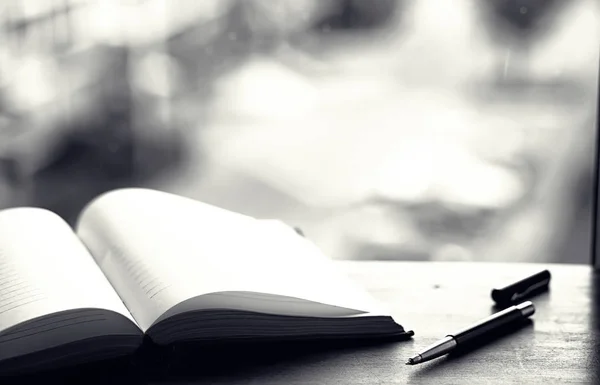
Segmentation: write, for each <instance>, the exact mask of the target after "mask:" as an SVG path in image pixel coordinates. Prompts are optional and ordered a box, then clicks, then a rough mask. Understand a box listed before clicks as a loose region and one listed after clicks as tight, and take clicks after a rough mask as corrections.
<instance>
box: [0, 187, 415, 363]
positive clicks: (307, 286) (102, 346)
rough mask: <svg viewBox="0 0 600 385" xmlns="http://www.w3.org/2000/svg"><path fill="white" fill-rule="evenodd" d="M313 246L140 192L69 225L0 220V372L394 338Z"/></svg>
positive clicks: (48, 218) (288, 233) (263, 223)
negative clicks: (159, 353) (212, 345)
mask: <svg viewBox="0 0 600 385" xmlns="http://www.w3.org/2000/svg"><path fill="white" fill-rule="evenodd" d="M410 334H411V332H406V331H405V330H404V329H403V328H402V326H400V325H399V324H397V323H396V322H395V321H394V320H393V318H392V317H391V316H389V315H388V314H386V312H385V311H384V310H383V309H382V308H381V307H380V306H379V305H378V304H377V303H376V301H374V299H373V298H371V297H370V296H369V295H368V294H367V293H366V292H365V291H363V290H361V289H360V288H359V287H357V286H356V285H355V284H354V283H352V282H351V281H349V280H348V279H347V278H346V277H345V276H343V275H342V274H340V272H339V271H337V270H336V268H335V265H334V264H333V262H332V261H330V260H329V259H328V258H327V257H325V256H324V255H323V254H322V253H321V252H320V251H319V250H318V249H317V247H316V246H315V245H314V244H312V243H311V242H310V241H308V240H307V239H305V238H304V237H302V236H300V235H298V234H297V233H296V231H295V230H294V229H292V228H291V227H289V226H287V225H285V224H283V223H282V222H280V221H276V220H259V219H255V218H251V217H248V216H244V215H241V214H238V213H234V212H230V211H227V210H224V209H221V208H218V207H214V206H211V205H208V204H204V203H201V202H198V201H194V200H191V199H188V198H184V197H179V196H176V195H171V194H167V193H164V192H159V191H153V190H147V189H122V190H116V191H112V192H108V193H106V194H103V195H101V196H100V197H98V198H96V199H95V200H93V201H92V202H91V203H89V204H88V206H87V207H86V208H85V209H84V210H83V211H82V212H81V215H80V218H79V221H78V223H77V226H76V228H75V229H71V228H70V227H69V226H68V224H67V223H66V222H65V221H64V220H63V219H61V218H60V217H59V216H57V215H56V214H54V213H52V212H50V211H47V210H44V209H39V208H13V209H7V210H4V211H0V369H2V368H16V367H40V368H45V367H50V368H51V367H57V366H62V365H64V364H74V363H83V362H89V361H96V360H100V359H103V358H107V357H114V356H119V355H125V354H131V353H133V352H134V351H135V350H136V349H138V348H139V347H140V346H141V345H142V340H143V339H144V337H145V336H146V337H147V338H148V339H150V340H151V341H153V342H154V343H155V344H157V345H169V344H172V343H176V342H188V341H192V342H203V341H212V342H218V341H261V340H297V339H322V338H352V337H360V338H371V337H373V338H374V337H397V336H408V335H410Z"/></svg>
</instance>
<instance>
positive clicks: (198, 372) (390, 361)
mask: <svg viewBox="0 0 600 385" xmlns="http://www.w3.org/2000/svg"><path fill="white" fill-rule="evenodd" d="M338 263H339V265H340V268H341V269H343V270H344V271H346V272H347V273H348V274H349V275H350V276H351V277H352V278H354V279H355V280H356V281H358V282H359V283H361V284H362V285H364V287H366V288H367V290H368V291H369V292H371V293H372V295H373V296H375V297H376V298H378V299H379V300H380V301H382V302H384V303H385V304H387V306H388V307H389V308H390V309H391V311H392V314H393V315H394V317H395V318H396V320H397V321H398V322H399V323H401V324H402V325H403V326H405V328H407V329H413V330H414V331H415V333H416V334H415V336H414V338H413V339H412V340H409V341H402V342H392V343H390V342H388V343H373V344H360V345H359V344H349V345H335V346H316V345H315V344H310V345H308V346H302V345H298V344H282V345H278V346H260V347H254V348H251V349H250V350H247V351H244V350H243V349H239V350H236V351H225V352H224V353H223V352H218V351H216V350H214V351H213V350H209V351H207V350H206V349H205V351H202V352H198V353H196V354H194V355H191V354H189V353H187V354H185V355H182V356H180V357H179V358H175V359H173V358H171V362H170V363H168V365H167V366H169V367H170V368H174V367H177V366H178V365H179V364H180V362H179V360H180V359H183V357H185V358H186V359H187V360H188V361H191V362H192V364H191V367H192V368H191V370H189V368H188V370H179V369H174V370H169V371H168V372H164V373H162V374H161V375H154V374H153V375H148V373H146V374H145V375H143V376H142V377H145V378H140V376H139V373H138V375H135V373H134V374H133V377H131V380H125V378H129V377H128V376H130V375H131V373H130V372H127V373H128V374H127V375H126V373H125V372H112V373H110V372H109V371H108V370H107V368H106V367H103V368H102V369H101V371H102V372H103V373H104V376H102V377H98V376H96V375H94V376H90V375H89V374H86V373H85V372H83V373H80V377H79V379H78V380H77V381H79V382H81V376H83V377H84V378H85V381H84V382H86V383H116V382H118V383H136V384H139V383H156V384H179V383H181V384H183V383H185V384H507V383H508V384H512V383H514V384H541V383H543V384H554V383H559V384H569V383H577V384H582V383H583V384H588V383H589V384H594V383H600V373H599V372H600V359H599V357H600V355H599V353H598V350H599V348H600V346H599V344H598V341H599V333H598V318H599V313H600V312H599V310H598V309H599V305H598V304H599V302H600V301H599V300H598V298H599V295H598V294H597V290H598V289H597V287H598V283H597V282H596V281H597V280H598V279H597V278H596V277H595V274H594V273H593V271H592V269H591V267H590V266H584V265H548V264H508V263H507V264H501V263H491V262H480V263H462V262H448V263H437V262H350V261H344V262H338ZM544 268H547V269H548V270H550V272H551V274H552V279H551V282H550V288H551V289H550V291H549V292H547V293H544V294H541V295H539V296H537V297H534V298H532V299H531V300H532V302H534V304H535V306H536V313H535V314H534V315H533V317H532V319H533V321H532V322H530V323H529V324H527V325H525V326H523V327H521V328H519V329H518V330H516V331H513V332H511V333H509V334H508V335H504V336H501V337H499V338H496V339H492V340H487V341H485V343H484V344H482V345H481V346H479V347H476V348H474V349H472V350H470V351H466V352H463V353H462V354H457V355H453V356H446V357H442V358H439V359H437V360H434V361H431V362H428V363H425V364H422V365H417V366H406V365H405V364H404V362H405V360H406V358H407V357H408V356H409V355H411V354H413V353H415V352H416V351H417V350H419V349H421V348H424V347H425V346H427V345H428V344H430V343H432V342H434V341H435V340H437V339H439V338H441V337H443V336H445V335H446V334H448V333H452V332H453V331H455V330H458V329H461V328H462V327H465V326H467V325H469V324H470V323H472V322H474V321H477V320H479V319H480V318H482V317H485V316H487V315H489V314H491V313H493V312H495V311H497V309H495V308H493V302H492V300H491V297H490V291H491V289H492V288H493V287H495V286H503V285H504V284H505V283H508V282H512V281H514V280H517V279H520V278H523V277H525V276H526V275H529V274H532V273H535V272H538V271H540V270H542V269H544ZM180 366H181V365H180ZM107 373H108V374H107ZM106 376H108V377H109V378H107V377H106ZM70 377H72V378H74V377H73V376H72V375H71V376H70ZM115 377H119V378H115ZM92 380H95V382H94V381H92ZM40 383H44V382H43V381H42V382H40ZM61 383H62V382H61Z"/></svg>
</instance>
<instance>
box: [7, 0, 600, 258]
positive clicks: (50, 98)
mask: <svg viewBox="0 0 600 385" xmlns="http://www.w3.org/2000/svg"><path fill="white" fill-rule="evenodd" d="M599 37H600V4H599V3H598V2H597V1H595V0H493V1H492V0H486V1H481V0H480V1H477V0H454V1H447V0H363V1H361V0H2V1H1V2H0V209H1V208H7V207H14V206H22V205H30V206H38V207H45V208H48V209H51V210H53V211H55V212H57V213H58V214H60V215H61V216H63V217H64V218H65V219H67V220H68V221H69V222H70V223H71V224H73V223H74V221H75V220H76V217H77V214H78V212H79V211H80V210H81V209H82V207H83V206H84V205H85V204H86V203H87V202H88V201H89V200H90V199H92V198H93V197H95V196H97V195H98V194H100V193H102V192H104V191H107V190H111V189H114V188H119V187H126V186H140V187H150V188H156V189H160V190H163V191H168V192H173V193H177V194H181V195H184V196H188V197H192V198H195V199H199V200H202V201H204V202H207V203H211V204H214V205H217V206H220V207H223V208H226V209H230V210H234V211H239V212H242V213H245V214H248V215H252V216H255V217H259V218H278V219H281V220H283V221H285V222H287V223H289V224H290V225H293V226H298V227H300V228H302V229H303V231H304V233H305V234H306V236H307V237H309V238H310V239H311V240H313V241H314V242H315V243H316V244H317V245H318V246H320V247H321V249H322V250H323V251H324V252H325V253H327V254H328V255H330V256H331V257H333V258H338V259H369V260H374V259H385V260H390V259H397V260H476V261H524V262H525V261H526V262H542V261H543V262H564V263H587V262H588V261H589V258H590V256H589V242H590V205H591V198H592V167H593V151H594V141H595V120H596V102H597V98H598V69H599V63H600V61H599V60H600V59H599V44H598V42H599ZM149 209H151V208H149ZM199 237H201V234H199Z"/></svg>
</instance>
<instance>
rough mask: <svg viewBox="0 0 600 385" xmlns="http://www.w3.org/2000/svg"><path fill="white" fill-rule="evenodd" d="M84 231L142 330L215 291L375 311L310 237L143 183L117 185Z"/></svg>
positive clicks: (93, 208) (83, 223)
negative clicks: (135, 186) (130, 186)
mask: <svg viewBox="0 0 600 385" xmlns="http://www.w3.org/2000/svg"><path fill="white" fill-rule="evenodd" d="M77 233H78V235H79V237H80V238H81V239H82V240H83V242H84V243H85V244H86V245H87V246H88V248H89V249H90V251H91V252H92V255H93V256H94V258H95V259H96V261H97V262H98V264H99V265H100V267H101V268H102V270H103V271H104V273H105V275H106V276H107V277H108V279H109V280H110V281H111V283H112V284H113V286H114V287H115V288H116V290H117V292H118V293H119V294H120V295H121V298H123V301H124V302H125V304H126V305H127V307H128V309H129V310H130V311H131V313H132V315H133V316H134V318H135V319H136V321H137V322H138V325H140V327H141V328H142V330H147V328H148V327H149V326H151V325H152V323H153V322H155V321H156V320H157V319H158V318H159V317H160V316H161V315H162V314H164V313H165V312H166V311H167V310H169V309H170V308H172V307H173V306H175V305H177V304H179V303H181V302H183V301H185V300H188V299H190V298H193V297H195V296H199V295H203V294H207V293H215V292H254V293H264V294H274V295H280V296H288V297H294V298H301V299H306V300H310V301H315V302H320V303H323V304H327V305H332V306H338V307H343V308H346V309H348V313H349V314H361V313H369V312H377V311H379V309H378V308H377V306H376V304H374V303H373V300H372V299H371V298H370V297H369V296H368V295H367V294H366V293H365V292H364V291H362V290H360V289H358V288H357V287H356V286H355V285H354V284H353V283H352V282H350V281H349V280H347V279H346V278H345V277H344V276H342V275H341V274H340V272H338V271H337V270H336V269H335V268H334V266H333V264H332V263H331V261H330V260H329V259H328V258H327V257H325V256H324V255H322V254H321V253H320V251H319V250H318V249H317V248H316V247H315V246H314V245H312V244H311V243H310V242H309V241H307V240H306V239H304V238H302V237H301V236H299V235H298V234H296V233H295V231H294V230H293V229H292V228H290V227H288V226H286V225H284V224H282V223H281V222H278V221H260V220H256V219H254V218H250V217H246V216H243V215H240V214H236V213H231V212H229V211H226V210H222V209H219V208H216V207H213V206H210V205H206V204H203V203H201V202H197V201H193V200H191V199H187V198H182V197H178V196H175V195H171V194H166V193H162V192H157V191H151V190H144V189H126V190H118V191H114V192H111V193H108V194H105V195H104V196H102V197H100V198H98V199H97V200H95V201H94V202H92V203H91V204H90V205H89V206H88V207H87V208H86V209H85V210H84V211H83V213H82V216H81V218H80V221H79V223H78V226H77Z"/></svg>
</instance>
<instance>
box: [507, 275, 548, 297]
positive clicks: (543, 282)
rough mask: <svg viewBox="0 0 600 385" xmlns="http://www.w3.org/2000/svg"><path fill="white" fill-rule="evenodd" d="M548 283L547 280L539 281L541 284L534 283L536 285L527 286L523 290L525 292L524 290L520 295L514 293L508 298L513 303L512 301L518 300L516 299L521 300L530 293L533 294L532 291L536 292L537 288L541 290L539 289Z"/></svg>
mask: <svg viewBox="0 0 600 385" xmlns="http://www.w3.org/2000/svg"><path fill="white" fill-rule="evenodd" d="M548 281H549V280H548V279H545V280H543V281H541V282H538V283H536V284H533V285H531V286H529V287H528V288H527V289H525V290H524V291H523V292H521V293H514V294H513V295H512V297H510V300H511V301H512V302H514V301H516V300H518V299H521V298H523V297H526V296H527V295H528V294H530V293H531V292H533V291H534V290H537V289H539V288H541V287H543V286H545V285H546V284H547V283H548Z"/></svg>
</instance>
